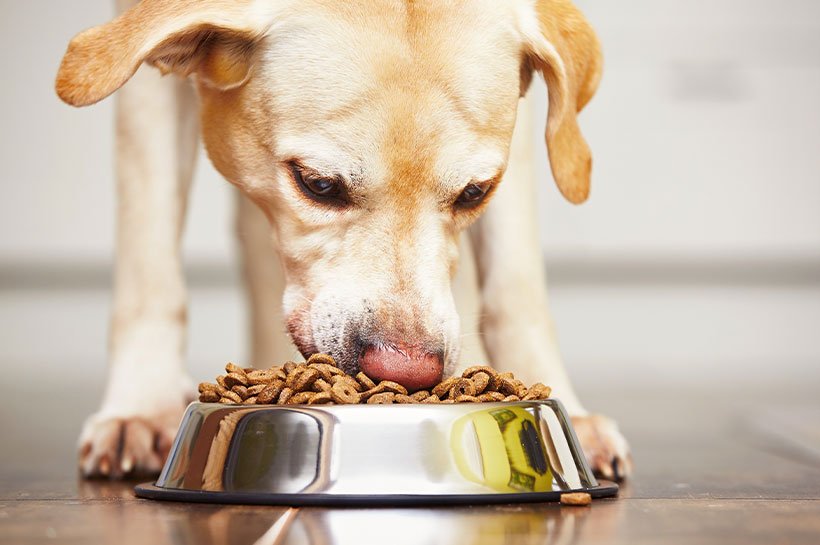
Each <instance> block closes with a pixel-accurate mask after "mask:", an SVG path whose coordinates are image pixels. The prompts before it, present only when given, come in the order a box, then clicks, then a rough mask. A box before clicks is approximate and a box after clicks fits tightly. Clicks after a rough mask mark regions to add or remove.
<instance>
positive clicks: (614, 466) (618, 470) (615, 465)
mask: <svg viewBox="0 0 820 545" xmlns="http://www.w3.org/2000/svg"><path fill="white" fill-rule="evenodd" d="M612 473H613V474H614V475H615V480H616V481H620V480H621V479H622V478H623V475H621V467H620V465H619V464H618V458H612Z"/></svg>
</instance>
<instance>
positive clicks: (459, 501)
mask: <svg viewBox="0 0 820 545" xmlns="http://www.w3.org/2000/svg"><path fill="white" fill-rule="evenodd" d="M568 492H586V493H587V494H589V495H590V496H592V497H593V498H608V497H611V496H615V495H617V494H618V485H617V484H615V483H613V482H611V481H603V480H599V481H598V486H596V487H592V488H582V489H579V490H558V491H552V492H526V493H521V494H451V495H430V494H427V495H425V494H380V495H367V494H264V493H259V492H207V491H203V490H182V489H172V488H161V487H159V486H156V485H155V484H154V483H144V484H140V485H137V486H136V487H135V488H134V493H135V494H136V495H137V497H140V498H146V499H150V500H162V501H181V502H192V503H225V504H242V505H288V506H292V507H302V506H322V507H350V506H394V505H486V504H504V503H541V502H556V501H559V500H560V499H561V494H566V493H568Z"/></svg>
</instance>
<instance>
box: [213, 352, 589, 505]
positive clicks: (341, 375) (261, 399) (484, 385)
mask: <svg viewBox="0 0 820 545" xmlns="http://www.w3.org/2000/svg"><path fill="white" fill-rule="evenodd" d="M550 393H551V390H550V387H549V386H546V385H544V384H541V383H540V382H536V383H535V384H533V385H532V386H529V387H527V386H526V385H525V384H524V383H523V382H521V381H520V380H518V379H517V378H515V376H514V375H513V374H512V373H498V372H497V371H496V370H495V369H493V368H492V367H488V366H486V365H476V366H473V367H470V368H468V369H466V370H465V371H464V372H463V373H462V374H461V376H455V377H449V378H447V379H445V380H443V381H442V382H440V383H439V384H437V385H436V386H434V387H433V388H431V389H427V390H419V391H417V392H412V393H411V392H408V391H407V388H405V387H404V386H402V385H401V384H399V383H397V382H393V381H390V380H382V381H379V382H378V383H377V382H375V381H374V380H372V379H371V378H370V377H368V376H367V375H366V374H364V373H358V374H357V375H356V376H355V377H352V376H349V375H347V374H345V372H344V371H343V370H342V369H340V368H339V367H338V366H337V365H336V362H335V361H334V360H333V358H332V357H331V356H329V355H327V354H314V355H313V356H311V357H310V358H308V360H307V361H306V362H302V363H297V362H293V361H289V362H287V363H285V364H284V365H281V366H274V367H271V368H270V369H252V368H249V367H248V368H246V367H239V366H238V365H236V364H233V363H228V364H227V365H226V366H225V374H224V375H219V376H218V377H216V383H215V384H212V383H210V382H203V383H202V384H200V385H199V400H200V401H201V402H203V403H223V404H226V405H333V404H344V405H350V404H357V403H367V404H370V405H391V404H399V403H400V404H412V403H427V404H437V403H445V404H449V403H482V402H499V401H504V402H510V401H521V400H524V401H536V400H542V399H547V398H548V397H549V396H550ZM580 495H584V494H563V495H562V496H561V501H562V503H566V502H564V496H580ZM586 496H587V497H589V495H588V494H586ZM567 501H568V502H569V501H582V500H578V499H576V498H570V499H568V500H567ZM587 501H588V500H587ZM567 505H587V504H583V503H567Z"/></svg>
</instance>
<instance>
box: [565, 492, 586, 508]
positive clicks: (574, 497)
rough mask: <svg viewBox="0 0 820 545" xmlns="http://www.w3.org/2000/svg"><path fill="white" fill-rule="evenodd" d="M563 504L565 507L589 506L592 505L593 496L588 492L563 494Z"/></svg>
mask: <svg viewBox="0 0 820 545" xmlns="http://www.w3.org/2000/svg"><path fill="white" fill-rule="evenodd" d="M561 503H562V504H563V505H589V504H590V503H592V496H590V495H589V494H587V493H586V492H570V493H567V494H561Z"/></svg>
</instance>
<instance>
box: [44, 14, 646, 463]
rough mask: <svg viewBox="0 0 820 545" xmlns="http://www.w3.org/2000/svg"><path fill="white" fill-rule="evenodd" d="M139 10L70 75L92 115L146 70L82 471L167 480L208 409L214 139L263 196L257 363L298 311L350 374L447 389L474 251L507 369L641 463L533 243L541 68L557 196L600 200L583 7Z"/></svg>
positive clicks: (251, 214) (123, 175) (301, 334)
mask: <svg viewBox="0 0 820 545" xmlns="http://www.w3.org/2000/svg"><path fill="white" fill-rule="evenodd" d="M119 9H120V15H119V16H118V17H117V18H115V19H114V20H112V21H111V22H109V23H107V24H103V25H101V26H98V27H95V28H92V29H90V30H86V31H85V32H82V33H80V34H79V35H77V36H76V37H75V38H74V39H73V40H72V41H71V42H70V44H69V46H68V49H67V51H66V53H65V56H64V58H63V60H62V63H61V65H60V68H59V72H58V75H57V81H56V90H57V93H58V95H59V97H60V98H61V99H62V100H63V101H65V102H66V103H68V104H70V105H74V106H85V105H90V104H93V103H95V102H97V101H99V100H102V99H104V98H106V97H107V96H109V95H111V94H112V93H114V92H115V91H117V90H118V89H120V88H121V87H123V85H124V84H125V83H126V82H128V81H129V80H131V81H130V83H129V84H128V85H127V86H125V87H123V88H122V90H121V91H120V92H119V94H118V102H117V179H118V202H119V210H118V224H117V256H116V268H115V293H114V304H113V316H112V319H111V347H110V362H109V365H110V370H109V377H108V382H107V386H106V391H105V395H104V398H103V402H102V406H101V408H100V410H99V412H97V413H96V414H94V415H92V416H91V417H90V418H89V419H88V420H87V421H86V423H85V425H84V428H83V431H82V434H81V438H80V453H79V464H80V469H81V471H82V473H83V475H85V476H89V477H93V476H102V477H109V478H118V477H124V476H130V475H134V474H137V473H154V472H157V471H158V470H159V469H160V468H161V464H162V463H163V460H164V458H165V456H166V454H167V452H168V449H169V448H170V444H171V440H172V438H173V436H174V433H175V431H176V426H177V423H178V420H179V417H180V415H181V413H182V411H183V409H184V407H185V405H186V403H187V402H188V401H189V400H190V399H191V394H192V392H193V388H192V384H191V381H190V378H189V377H188V375H187V373H186V371H185V369H184V363H183V360H184V356H183V347H184V342H185V327H186V295H185V284H184V279H183V273H182V267H181V262H180V242H179V241H180V234H181V230H182V223H183V219H184V215H185V209H186V196H187V193H188V187H189V184H190V179H191V175H192V170H193V163H194V157H195V155H196V149H197V135H198V134H199V133H201V136H202V138H203V140H204V143H205V147H206V150H207V152H208V155H209V157H210V159H211V161H212V162H213V164H214V166H215V167H216V169H217V170H218V171H219V172H220V173H221V174H222V175H223V176H224V177H225V179H226V180H228V181H229V182H230V183H232V184H234V185H235V186H237V187H238V188H239V189H240V190H241V194H242V195H244V198H243V199H242V200H241V202H240V205H239V212H238V214H239V223H240V231H241V232H242V233H243V240H242V248H243V254H244V261H245V270H246V276H247V280H248V286H249V289H250V301H251V305H252V307H253V308H252V315H253V317H254V324H253V331H254V335H255V339H254V347H255V350H254V356H255V358H260V359H257V360H256V361H265V360H264V356H263V354H265V353H269V352H270V350H272V348H271V347H272V346H273V345H276V344H277V341H276V340H275V339H276V334H277V333H276V332H275V331H274V330H275V329H276V326H275V325H272V324H274V323H275V322H276V320H275V318H276V317H277V313H278V312H280V310H279V309H280V308H281V312H282V313H283V316H284V323H285V324H286V329H287V332H288V333H289V335H290V338H291V339H292V341H293V343H294V344H295V345H296V347H297V348H298V350H299V352H301V354H302V355H303V356H305V357H307V356H309V355H311V354H313V353H317V352H324V353H329V354H331V355H332V356H333V357H334V358H335V359H336V360H337V361H338V362H339V364H340V365H341V366H342V368H343V369H344V370H345V371H347V372H348V373H355V372H357V371H359V370H362V371H365V372H366V373H367V374H368V375H370V376H371V377H373V378H375V379H390V380H394V381H396V382H400V383H402V384H404V385H405V386H407V387H408V388H411V389H416V388H423V387H427V386H430V385H431V384H434V383H436V382H438V381H439V380H440V379H441V378H442V377H443V376H446V375H450V374H452V373H454V372H456V371H457V370H458V368H459V366H460V365H461V364H460V363H459V361H460V360H459V347H460V344H461V343H460V333H459V332H460V326H459V324H460V318H459V313H458V310H457V307H456V303H455V298H454V295H453V293H454V292H453V286H452V280H453V278H454V276H455V274H456V269H457V264H458V261H459V255H460V251H472V253H473V255H474V256H475V267H476V270H477V274H478V287H477V294H476V297H480V309H481V332H482V341H483V345H484V349H485V350H486V354H487V356H488V357H489V359H490V362H491V364H492V365H493V366H495V367H496V368H498V369H503V370H506V371H512V372H514V373H515V374H516V375H517V376H519V377H520V378H522V380H525V381H527V382H533V381H536V380H538V381H543V382H545V383H547V384H550V385H551V386H552V387H553V392H554V396H555V397H558V398H559V399H561V401H562V402H563V403H564V405H565V406H566V408H567V410H568V412H569V413H570V414H571V415H572V417H573V421H574V423H575V427H576V431H577V433H578V435H579V438H580V440H581V443H582V444H583V446H584V450H585V453H586V455H587V457H588V460H589V462H590V464H591V466H592V468H593V469H594V471H595V472H596V473H598V474H599V475H602V476H604V477H608V478H614V479H620V478H623V477H625V476H627V475H628V474H629V473H630V472H631V469H632V462H631V456H630V452H629V448H628V445H627V442H626V441H625V439H624V438H623V436H622V435H621V433H620V431H619V430H618V427H617V425H616V424H615V422H613V421H612V420H611V419H609V418H606V417H604V416H601V415H595V414H590V413H588V412H587V411H586V410H585V409H584V407H583V405H582V404H581V403H580V401H579V400H578V397H577V395H576V394H575V392H574V390H573V388H572V385H571V383H570V381H569V379H568V376H567V374H566V372H565V370H564V365H563V363H562V360H561V357H560V355H559V352H558V349H557V346H556V341H555V335H554V333H553V331H552V325H551V318H550V316H549V313H548V309H547V295H546V285H545V275H544V270H543V263H542V257H541V252H540V247H539V244H538V240H537V235H536V233H537V229H536V220H537V217H536V210H535V207H534V204H533V199H532V193H533V190H534V185H533V184H534V176H533V170H532V168H533V167H532V156H533V145H532V143H531V142H529V140H530V139H529V138H528V132H529V128H530V127H531V125H530V123H531V122H532V112H531V109H532V108H531V105H529V102H528V100H527V99H524V100H521V99H522V97H525V95H526V92H527V90H528V88H529V87H530V83H531V80H532V78H533V76H534V75H535V74H536V73H540V74H541V75H542V76H543V77H544V79H545V81H546V83H547V87H548V89H549V113H548V119H547V128H546V144H547V149H548V154H549V159H550V165H551V169H552V173H553V177H554V179H555V182H556V183H557V186H558V189H559V190H560V192H561V193H562V194H563V196H564V197H565V198H566V199H567V200H569V201H570V202H572V203H581V202H583V201H585V200H586V199H587V196H588V193H589V184H590V172H591V155H590V150H589V148H588V146H587V144H586V142H585V140H584V138H583V136H582V134H581V132H580V129H579V126H578V122H577V114H578V112H579V111H580V110H581V109H582V108H583V107H584V105H585V104H586V103H587V102H588V101H589V100H590V99H591V98H592V95H593V94H594V92H595V90H596V88H597V85H598V81H599V79H600V75H601V64H602V61H601V53H600V47H599V43H598V40H597V38H596V35H595V32H594V31H593V29H592V28H591V26H590V25H589V23H588V22H587V21H586V19H585V18H584V17H583V15H582V14H581V13H580V11H579V10H578V9H577V8H576V7H575V6H574V5H573V4H572V3H571V2H570V1H569V0H510V1H506V2H498V1H495V0H466V1H463V2H453V1H447V0H417V1H413V0H379V1H375V2H374V1H372V0H370V1H364V0H302V1H299V2H294V1H288V0H142V1H141V2H136V1H134V0H120V2H119ZM143 64H148V65H153V66H154V67H157V68H159V71H155V70H152V69H150V68H147V69H145V68H144V69H139V68H140V66H141V65H143ZM138 69H139V70H138ZM167 73H174V74H177V75H180V76H182V78H162V77H161V76H162V75H164V74H167ZM191 83H193V85H191ZM462 233H466V236H464V237H462V236H461V235H462ZM272 247H273V248H275V250H276V251H275V255H276V256H277V258H278V262H279V263H281V265H277V262H276V261H274V260H273V258H272V257H271V255H273V254H272V252H271V251H270V248H272ZM465 247H466V248H465ZM280 266H281V272H280V270H277V267H280ZM271 339H274V340H271Z"/></svg>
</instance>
